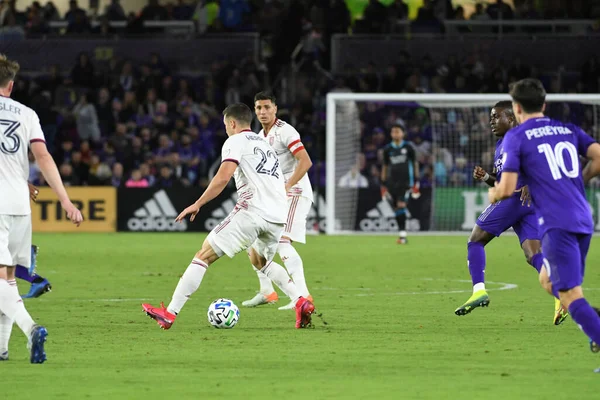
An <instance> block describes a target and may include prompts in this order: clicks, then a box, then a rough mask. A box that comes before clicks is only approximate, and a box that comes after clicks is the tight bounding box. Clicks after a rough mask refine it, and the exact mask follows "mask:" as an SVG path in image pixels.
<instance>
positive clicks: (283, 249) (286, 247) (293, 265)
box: [277, 242, 310, 297]
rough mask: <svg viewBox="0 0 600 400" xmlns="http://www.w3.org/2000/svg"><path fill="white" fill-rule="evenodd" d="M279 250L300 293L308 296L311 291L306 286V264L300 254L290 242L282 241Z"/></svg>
mask: <svg viewBox="0 0 600 400" xmlns="http://www.w3.org/2000/svg"><path fill="white" fill-rule="evenodd" d="M277 251H278V252H279V257H281V261H283V264H284V265H285V268H286V269H287V270H288V272H289V274H290V276H291V277H292V280H293V281H294V283H295V284H296V287H297V288H298V291H299V292H300V295H301V296H303V297H308V296H309V294H310V293H309V292H308V288H307V287H306V279H305V278H304V264H303V263H302V258H301V257H300V254H298V252H297V251H296V249H295V248H294V246H292V244H291V243H290V242H280V243H279V248H278V249H277Z"/></svg>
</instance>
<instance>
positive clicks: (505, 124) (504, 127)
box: [490, 100, 518, 137]
mask: <svg viewBox="0 0 600 400" xmlns="http://www.w3.org/2000/svg"><path fill="white" fill-rule="evenodd" d="M517 125H518V124H517V119H516V118H515V114H513V110H512V101H510V100H505V101H499V102H497V103H496V104H495V105H494V107H493V108H492V111H491V112H490V128H492V133H493V134H494V136H497V137H503V136H504V135H506V132H508V131H509V130H511V129H512V128H514V127H515V126H517Z"/></svg>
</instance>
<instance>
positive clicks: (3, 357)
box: [0, 350, 8, 361]
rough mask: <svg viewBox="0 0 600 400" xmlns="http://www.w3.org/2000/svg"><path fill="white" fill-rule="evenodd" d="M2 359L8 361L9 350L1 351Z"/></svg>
mask: <svg viewBox="0 0 600 400" xmlns="http://www.w3.org/2000/svg"><path fill="white" fill-rule="evenodd" d="M0 361H8V350H6V351H5V352H4V353H0Z"/></svg>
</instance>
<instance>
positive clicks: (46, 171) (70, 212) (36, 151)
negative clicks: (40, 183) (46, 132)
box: [30, 139, 83, 226]
mask: <svg viewBox="0 0 600 400" xmlns="http://www.w3.org/2000/svg"><path fill="white" fill-rule="evenodd" d="M30 148H31V152H32V153H33V156H34V157H35V160H36V162H37V164H38V166H39V167H40V171H42V175H44V179H45V180H46V182H47V183H48V185H50V187H51V188H52V190H53V191H54V193H56V196H58V200H59V201H60V204H61V206H62V208H63V210H65V211H66V212H67V217H69V219H70V220H71V221H72V222H73V223H74V224H76V225H77V226H79V224H81V222H82V221H83V216H82V215H81V212H80V211H79V210H78V209H77V208H76V207H75V206H74V205H73V203H71V200H70V199H69V195H68V194H67V190H66V189H65V185H64V184H63V182H62V179H61V177H60V173H59V172H58V168H57V167H56V163H55V162H54V159H53V158H52V156H51V155H50V153H49V152H48V148H47V147H46V143H45V142H44V141H43V140H41V139H37V140H33V141H32V143H31V144H30Z"/></svg>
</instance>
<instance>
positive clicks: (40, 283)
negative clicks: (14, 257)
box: [15, 245, 52, 299]
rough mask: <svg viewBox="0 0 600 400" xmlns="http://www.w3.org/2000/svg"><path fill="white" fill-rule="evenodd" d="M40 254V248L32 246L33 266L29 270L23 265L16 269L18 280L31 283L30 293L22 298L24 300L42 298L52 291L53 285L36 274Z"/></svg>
mask: <svg viewBox="0 0 600 400" xmlns="http://www.w3.org/2000/svg"><path fill="white" fill-rule="evenodd" d="M38 252H39V248H38V247H37V246H36V245H31V264H30V266H29V269H27V268H25V267H24V266H22V265H17V267H16V268H15V276H16V277H17V278H18V279H22V280H24V281H27V282H29V283H31V287H30V288H29V292H28V293H27V294H26V295H23V296H21V297H22V298H24V299H27V298H34V297H40V296H41V295H43V294H44V293H47V292H49V291H51V290H52V285H51V284H50V282H49V281H48V280H47V279H46V278H44V277H43V276H40V275H37V274H36V273H35V270H36V264H37V255H38Z"/></svg>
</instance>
